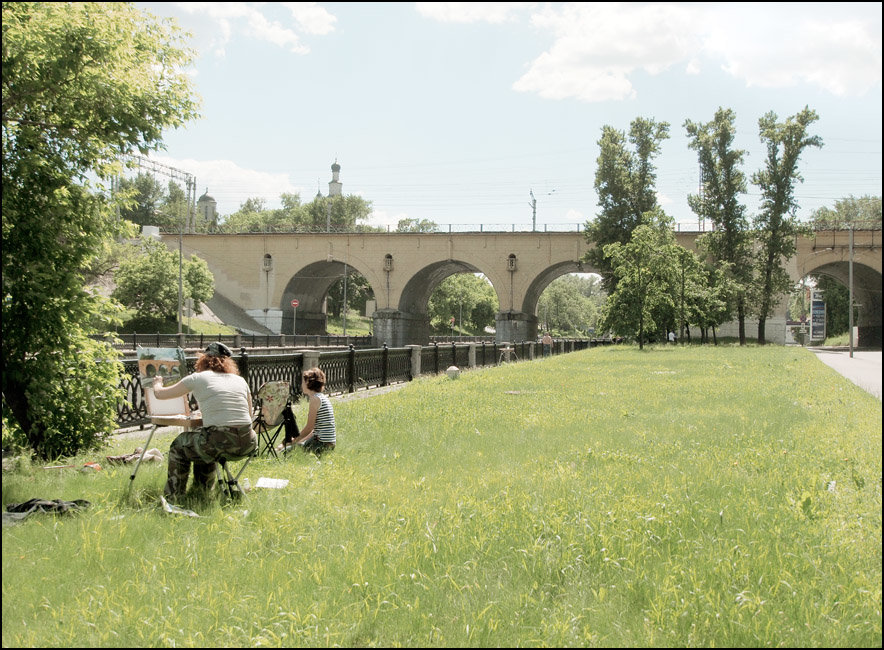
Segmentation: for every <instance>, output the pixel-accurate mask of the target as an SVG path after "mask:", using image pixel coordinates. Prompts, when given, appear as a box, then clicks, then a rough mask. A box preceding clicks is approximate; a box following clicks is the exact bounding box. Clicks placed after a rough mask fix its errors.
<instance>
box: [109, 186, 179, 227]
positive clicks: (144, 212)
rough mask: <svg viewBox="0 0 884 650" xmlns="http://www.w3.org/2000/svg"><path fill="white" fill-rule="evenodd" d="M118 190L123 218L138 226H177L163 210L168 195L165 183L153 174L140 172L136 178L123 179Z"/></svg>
mask: <svg viewBox="0 0 884 650" xmlns="http://www.w3.org/2000/svg"><path fill="white" fill-rule="evenodd" d="M118 192H119V195H120V201H121V203H122V204H123V205H122V207H121V208H120V216H121V217H122V218H123V219H128V220H129V221H131V222H132V223H134V224H136V225H138V226H160V227H161V228H163V229H167V230H168V229H170V228H171V227H172V226H176V221H175V220H174V219H173V218H171V217H170V215H168V214H166V213H165V212H164V211H161V207H162V205H163V202H164V200H165V197H166V195H165V191H164V190H163V184H162V183H160V182H159V181H158V180H157V179H156V178H154V176H153V174H148V173H145V172H138V174H137V175H136V176H135V178H123V179H121V180H120V184H119V190H118ZM175 229H176V230H177V227H176V228H175Z"/></svg>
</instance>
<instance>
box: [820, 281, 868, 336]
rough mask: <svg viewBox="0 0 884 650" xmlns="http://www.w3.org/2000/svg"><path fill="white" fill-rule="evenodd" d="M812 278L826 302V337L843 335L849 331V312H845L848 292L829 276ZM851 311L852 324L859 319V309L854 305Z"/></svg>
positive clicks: (848, 298)
mask: <svg viewBox="0 0 884 650" xmlns="http://www.w3.org/2000/svg"><path fill="white" fill-rule="evenodd" d="M812 277H813V279H814V281H815V282H816V288H817V289H818V290H819V291H821V292H822V293H823V300H825V302H826V334H827V336H838V335H839V334H844V332H847V331H848V330H849V329H850V312H848V311H847V305H848V303H849V302H850V291H849V290H848V288H847V287H845V286H844V285H843V284H842V283H841V282H839V281H838V280H836V279H835V278H833V277H831V276H829V275H822V274H820V275H814V276H812ZM854 302H855V301H854ZM853 309H854V312H853V322H854V323H856V322H857V321H858V319H859V308H858V307H857V306H856V305H854V307H853Z"/></svg>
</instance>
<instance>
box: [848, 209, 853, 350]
mask: <svg viewBox="0 0 884 650" xmlns="http://www.w3.org/2000/svg"><path fill="white" fill-rule="evenodd" d="M847 231H848V233H849V234H850V259H849V262H848V264H847V286H848V289H847V313H848V317H847V323H848V325H847V326H848V328H849V330H850V334H849V337H848V341H849V343H850V358H851V359H852V358H853V224H852V223H851V224H848V225H847Z"/></svg>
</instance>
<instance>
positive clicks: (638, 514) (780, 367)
mask: <svg viewBox="0 0 884 650" xmlns="http://www.w3.org/2000/svg"><path fill="white" fill-rule="evenodd" d="M335 404H336V417H337V421H338V436H339V437H338V440H339V444H338V448H337V450H335V451H334V452H332V453H331V454H329V455H327V456H326V457H324V458H323V459H322V460H321V461H319V460H316V459H315V458H313V457H307V456H304V455H303V454H296V455H295V456H294V457H293V458H290V459H287V460H285V461H275V460H272V459H266V458H261V459H260V460H258V461H253V462H252V464H251V465H250V466H249V468H248V469H247V471H246V474H245V476H247V477H249V480H250V482H251V484H252V485H254V484H255V482H256V481H257V479H258V477H261V476H267V477H273V478H284V479H288V480H289V481H290V484H289V485H288V487H287V488H285V489H282V490H259V489H253V490H252V491H251V492H250V493H249V494H248V496H247V497H246V499H245V501H243V502H240V503H237V504H229V505H223V506H222V505H221V504H219V503H218V502H216V501H209V502H199V501H195V502H194V503H192V504H191V507H192V508H193V509H195V510H197V511H198V512H199V513H200V515H201V516H200V517H199V518H190V517H181V516H175V515H168V514H165V513H163V512H162V511H161V510H160V509H159V508H158V506H157V502H158V498H159V495H160V493H161V491H162V486H163V482H164V474H165V465H162V466H146V467H145V466H143V467H142V469H141V470H139V473H138V476H137V478H136V480H135V486H134V489H133V491H132V492H133V493H132V495H131V497H129V498H128V499H127V498H126V496H125V495H126V487H127V484H128V483H129V479H128V476H129V474H130V473H131V467H108V466H106V465H105V466H104V469H103V470H102V471H100V472H94V473H83V472H79V471H76V470H44V469H41V468H40V467H39V466H32V465H29V464H28V463H27V462H22V463H19V467H18V469H16V470H14V471H12V472H7V473H4V475H3V489H2V491H3V502H4V504H6V503H9V502H20V501H25V500H27V499H29V498H31V497H44V498H61V499H68V500H70V499H75V498H85V499H88V500H89V501H91V502H92V504H93V505H92V507H91V508H89V509H88V510H86V511H83V512H81V513H78V514H73V515H68V516H62V517H56V516H55V515H50V514H45V515H35V516H32V517H31V518H29V519H28V520H26V521H24V522H22V523H20V524H18V525H15V526H10V527H5V528H4V530H3V545H2V553H3V579H2V580H3V635H2V636H3V638H2V643H3V646H4V647H11V646H29V647H39V646H66V647H90V646H92V647H99V646H101V647H105V646H120V647H133V646H134V647H139V646H179V647H180V646H212V647H215V646H218V647H224V646H288V647H292V646H332V645H338V646H360V647H363V646H422V647H423V646H438V647H442V646H445V647H450V646H455V647H457V646H500V647H519V646H629V647H634V646H642V647H644V646H707V647H708V646H744V647H745V646H751V647H759V646H789V647H831V646H836V647H844V646H850V647H853V646H874V647H880V646H881V642H882V635H881V604H882V596H881V586H882V569H881V541H882V540H881V512H882V511H881V475H882V471H881V454H882V450H881V402H880V401H879V400H877V399H876V398H874V397H872V396H870V395H869V394H867V393H865V392H864V391H862V390H861V389H860V388H858V387H856V386H855V385H853V384H852V383H851V382H849V381H847V380H846V379H843V378H842V377H840V376H839V375H838V374H836V373H835V372H834V371H833V370H831V369H830V368H828V367H826V366H825V365H823V364H822V363H820V362H819V361H818V360H817V359H816V358H815V357H814V356H813V354H812V353H810V352H809V351H807V350H804V349H800V348H784V347H775V346H766V347H764V348H759V347H755V346H748V347H745V348H739V347H734V346H719V347H698V346H692V347H677V346H672V347H668V346H667V347H651V348H647V349H646V350H645V351H644V352H640V351H639V350H638V348H634V347H627V346H622V347H611V348H594V349H592V350H588V351H585V352H577V353H572V354H568V355H562V356H557V357H552V358H547V359H543V360H536V361H533V362H522V363H514V364H508V365H505V366H502V367H499V368H487V369H478V370H473V371H468V372H464V373H463V374H462V375H461V376H460V378H458V379H456V380H451V379H448V378H447V377H445V376H439V377H432V378H422V379H419V380H417V381H414V382H412V383H411V384H409V385H408V386H407V387H405V388H402V389H400V390H397V391H394V392H391V393H388V394H384V395H378V396H373V397H369V398H366V399H348V400H345V401H336V402H335ZM305 409H306V406H305V405H304V404H299V405H298V406H297V407H296V414H297V416H298V420H299V422H303V421H304V419H305V417H306V410H305ZM170 440H171V436H170V435H167V436H165V438H164V439H163V440H161V441H156V440H155V442H154V444H152V446H154V445H155V446H158V447H159V448H160V449H161V450H163V452H165V451H166V450H167V449H168V442H169V441H170ZM141 442H142V439H141V438H134V439H133V438H129V439H125V440H118V441H117V442H116V443H115V446H114V447H112V448H110V449H108V450H107V452H104V453H106V454H119V453H126V452H131V451H132V449H133V448H134V447H135V446H136V444H140V443H141ZM74 460H75V462H77V463H79V464H82V463H84V462H86V461H90V460H99V461H102V460H103V457H102V456H96V455H92V456H81V457H78V458H77V459H74Z"/></svg>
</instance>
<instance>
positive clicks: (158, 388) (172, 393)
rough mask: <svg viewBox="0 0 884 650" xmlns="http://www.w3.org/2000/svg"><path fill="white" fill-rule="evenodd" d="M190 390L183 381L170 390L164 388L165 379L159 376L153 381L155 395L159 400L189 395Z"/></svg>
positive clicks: (172, 386) (170, 387)
mask: <svg viewBox="0 0 884 650" xmlns="http://www.w3.org/2000/svg"><path fill="white" fill-rule="evenodd" d="M189 392H190V389H189V388H188V387H187V386H185V385H184V382H183V381H179V382H176V383H174V384H172V385H171V386H169V387H168V388H164V387H163V378H162V377H161V376H160V375H157V376H156V378H154V380H153V394H154V397H156V398H157V399H173V398H175V397H182V396H183V395H187V394H188V393H189Z"/></svg>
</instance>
